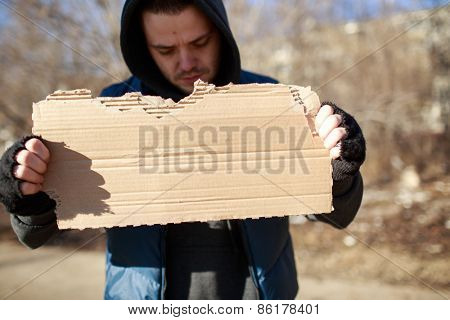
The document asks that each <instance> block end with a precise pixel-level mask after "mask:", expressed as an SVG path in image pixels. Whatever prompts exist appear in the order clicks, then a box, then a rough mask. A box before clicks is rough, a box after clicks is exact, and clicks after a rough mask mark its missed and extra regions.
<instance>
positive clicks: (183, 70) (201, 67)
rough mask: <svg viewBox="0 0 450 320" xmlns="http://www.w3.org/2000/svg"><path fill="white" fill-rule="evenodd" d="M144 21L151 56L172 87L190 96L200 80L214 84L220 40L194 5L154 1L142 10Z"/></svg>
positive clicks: (204, 16) (209, 22)
mask: <svg viewBox="0 0 450 320" xmlns="http://www.w3.org/2000/svg"><path fill="white" fill-rule="evenodd" d="M141 20H142V21H141V22H142V29H143V32H144V35H145V38H146V42H147V48H148V50H149V53H150V55H151V57H152V58H153V60H154V61H155V63H156V65H157V66H158V68H159V70H160V71H161V73H162V74H163V75H164V77H165V78H166V79H167V80H168V81H169V82H170V83H172V84H173V85H174V86H176V87H177V88H179V89H180V90H181V91H183V92H184V93H191V92H192V89H193V87H194V82H195V81H196V80H197V79H201V80H203V81H208V82H212V81H213V80H214V78H215V77H216V76H217V73H218V71H219V66H220V49H221V37H220V34H219V31H218V30H217V28H216V26H215V25H214V24H213V23H212V21H211V20H210V19H209V18H208V17H207V16H206V15H205V14H204V13H203V12H202V11H200V10H199V9H198V8H197V7H196V6H194V5H193V2H192V1H183V0H170V1H167V0H160V1H151V2H149V3H148V4H147V5H145V6H144V7H143V10H142V16H141Z"/></svg>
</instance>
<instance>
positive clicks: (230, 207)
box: [33, 81, 332, 229]
mask: <svg viewBox="0 0 450 320" xmlns="http://www.w3.org/2000/svg"><path fill="white" fill-rule="evenodd" d="M319 105H320V102H319V98H318V97H317V95H316V94H315V93H314V92H312V91H311V90H310V88H303V87H298V86H286V85H281V84H278V85H276V84H262V85H256V84H255V85H229V86H225V87H215V86H214V85H209V84H207V83H203V82H201V81H198V82H197V83H196V87H195V90H194V93H193V94H192V95H190V96H189V97H187V98H185V99H183V100H181V101H180V102H179V103H177V104H175V103H174V102H173V101H172V100H164V99H162V98H160V97H148V96H142V95H141V94H140V93H131V94H126V95H125V96H123V97H120V98H93V97H92V96H91V93H90V91H89V90H74V91H57V92H55V93H54V94H51V95H50V96H48V97H47V99H46V100H44V101H41V102H38V103H36V104H34V105H33V124H34V125H33V133H34V134H38V135H42V137H43V138H44V139H45V140H46V145H47V147H48V148H49V149H50V152H51V161H50V164H49V167H48V172H47V174H46V176H45V183H44V191H46V192H47V193H48V194H49V195H50V196H51V197H52V198H53V199H55V200H56V202H57V209H56V213H57V218H58V226H59V228H61V229H67V228H76V229H84V228H99V227H113V226H128V225H133V226H138V225H152V224H166V223H180V222H187V221H208V220H221V219H242V218H258V217H273V216H286V215H299V214H308V213H326V212H330V211H331V210H332V206H331V204H332V195H331V188H332V179H331V158H330V156H329V152H328V150H326V149H325V148H324V146H323V142H322V141H321V139H320V137H319V136H318V135H317V133H316V132H315V127H314V117H315V115H316V113H317V111H318V109H319Z"/></svg>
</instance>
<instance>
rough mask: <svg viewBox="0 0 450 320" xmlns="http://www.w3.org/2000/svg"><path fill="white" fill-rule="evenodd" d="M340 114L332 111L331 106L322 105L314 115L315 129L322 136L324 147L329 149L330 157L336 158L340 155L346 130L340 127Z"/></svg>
mask: <svg viewBox="0 0 450 320" xmlns="http://www.w3.org/2000/svg"><path fill="white" fill-rule="evenodd" d="M341 123H342V116H341V115H339V114H335V113H334V109H333V107H331V106H330V105H328V104H326V105H323V106H322V107H321V108H320V110H319V112H318V113H317V116H316V130H317V132H318V133H319V136H320V137H321V138H322V141H323V144H324V145H325V148H327V149H328V150H330V155H331V158H333V159H337V158H339V157H340V156H341V144H340V143H339V142H340V141H341V140H342V139H345V137H346V136H347V134H348V132H347V130H346V129H345V128H343V127H340V125H341Z"/></svg>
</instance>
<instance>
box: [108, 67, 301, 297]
mask: <svg viewBox="0 0 450 320" xmlns="http://www.w3.org/2000/svg"><path fill="white" fill-rule="evenodd" d="M267 82H270V83H276V81H275V80H274V79H272V78H269V77H264V76H260V75H257V74H254V73H250V72H246V71H242V73H241V78H240V83H243V84H245V83H267ZM130 91H141V92H143V90H142V84H141V82H140V81H139V79H137V78H136V77H131V78H130V79H128V80H127V81H126V82H124V83H119V84H115V85H112V86H110V87H108V88H106V89H104V90H103V91H102V93H101V96H109V97H117V96H122V95H123V94H125V93H126V92H130ZM238 225H239V228H240V231H241V233H242V238H243V243H244V249H245V252H246V255H247V259H248V261H249V262H250V266H249V268H250V274H251V276H252V279H253V282H254V283H255V286H256V288H257V289H258V292H259V297H260V299H294V298H295V296H296V294H297V291H298V283H297V271H296V267H295V260H294V250H293V247H292V240H291V236H290V234H289V220H288V218H287V217H282V218H261V219H245V220H240V221H239V222H238ZM165 239H166V227H165V226H161V225H154V226H140V227H125V228H111V229H108V230H107V247H106V287H105V294H104V297H105V299H129V300H135V299H136V300H142V299H146V300H149V299H152V300H155V299H163V298H164V290H165V287H166V285H165V283H166V279H165V247H166V244H165Z"/></svg>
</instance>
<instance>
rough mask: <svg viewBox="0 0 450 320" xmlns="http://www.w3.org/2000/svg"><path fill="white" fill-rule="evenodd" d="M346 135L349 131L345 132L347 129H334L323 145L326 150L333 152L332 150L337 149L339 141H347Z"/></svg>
mask: <svg viewBox="0 0 450 320" xmlns="http://www.w3.org/2000/svg"><path fill="white" fill-rule="evenodd" d="M346 135H347V131H346V130H345V128H341V127H339V128H334V129H333V130H331V132H330V133H329V134H328V136H327V137H326V138H325V140H324V142H323V144H324V146H325V148H327V149H328V150H331V149H332V148H334V147H336V145H337V144H338V143H339V141H341V140H343V139H345V137H346Z"/></svg>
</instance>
